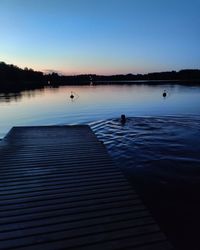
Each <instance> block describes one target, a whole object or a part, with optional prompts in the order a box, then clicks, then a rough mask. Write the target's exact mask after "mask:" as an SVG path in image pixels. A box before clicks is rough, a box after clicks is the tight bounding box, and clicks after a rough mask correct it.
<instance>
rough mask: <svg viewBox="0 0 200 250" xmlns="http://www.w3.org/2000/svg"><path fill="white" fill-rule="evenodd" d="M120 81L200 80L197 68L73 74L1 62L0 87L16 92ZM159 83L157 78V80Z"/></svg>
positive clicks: (199, 71)
mask: <svg viewBox="0 0 200 250" xmlns="http://www.w3.org/2000/svg"><path fill="white" fill-rule="evenodd" d="M122 81H130V84H131V81H149V82H148V84H156V82H157V81H165V83H166V81H170V82H171V81H179V83H182V84H194V83H195V84H200V70H198V69H186V70H180V71H179V72H176V71H170V72H159V73H148V74H143V75H142V74H127V75H122V74H120V75H110V76H104V75H94V74H92V75H91V74H85V75H74V76H64V75H59V74H57V73H55V72H53V73H50V74H44V73H43V72H39V71H34V70H33V69H28V68H24V69H21V68H19V67H17V66H15V65H12V64H11V65H8V64H6V63H4V62H0V91H1V92H17V91H21V90H28V89H38V88H43V87H45V86H49V85H50V86H53V87H56V86H60V85H85V84H89V83H95V84H98V83H99V84H107V83H111V82H115V84H116V83H117V82H118V83H119V84H121V82H122ZM159 84H160V82H159Z"/></svg>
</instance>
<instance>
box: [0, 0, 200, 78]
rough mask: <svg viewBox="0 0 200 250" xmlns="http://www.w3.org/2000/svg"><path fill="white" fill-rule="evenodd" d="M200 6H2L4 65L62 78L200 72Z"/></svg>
mask: <svg viewBox="0 0 200 250" xmlns="http://www.w3.org/2000/svg"><path fill="white" fill-rule="evenodd" d="M199 11H200V0H185V1H184V0H167V1H166V0H28V1H27V0H0V61H4V62H6V63H8V64H14V65H17V66H19V67H22V68H24V67H28V68H33V69H34V70H40V71H43V72H47V73H48V72H51V71H55V72H58V73H60V74H65V75H71V74H73V75H74V74H85V73H92V74H105V75H110V74H128V73H133V74H136V73H148V72H160V71H171V70H176V71H178V70H181V69H191V68H195V69H197V68H200V15H199Z"/></svg>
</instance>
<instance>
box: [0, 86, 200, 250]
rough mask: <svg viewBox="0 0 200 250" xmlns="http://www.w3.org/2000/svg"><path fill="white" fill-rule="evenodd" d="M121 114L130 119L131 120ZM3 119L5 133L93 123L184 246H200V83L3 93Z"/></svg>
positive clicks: (168, 230) (164, 226)
mask: <svg viewBox="0 0 200 250" xmlns="http://www.w3.org/2000/svg"><path fill="white" fill-rule="evenodd" d="M164 90H166V93H167V97H166V98H163V96H162V93H163V91H164ZM71 91H73V92H74V96H75V98H74V100H71V99H70V93H71ZM121 114H126V116H127V117H128V119H127V122H126V123H125V124H124V125H122V124H121V123H120V119H119V117H120V115H121ZM0 117H1V118H0V119H1V122H0V138H3V137H4V136H5V134H6V133H7V132H8V131H9V130H10V128H11V127H13V126H18V125H55V124H56V125H57V124H60V125H62V124H89V125H90V126H91V128H92V129H93V131H94V132H95V133H96V135H97V136H98V138H99V139H100V140H102V141H103V142H104V144H105V145H106V147H107V149H108V152H109V153H110V154H111V156H112V157H113V159H114V161H115V162H116V164H117V165H118V166H119V167H120V168H121V170H122V171H123V172H124V174H125V175H126V176H127V178H128V179H129V181H130V183H131V184H132V185H133V186H134V187H135V188H136V189H137V190H138V192H139V193H140V195H141V196H142V198H143V201H144V203H146V205H147V206H148V207H149V208H150V210H151V212H152V213H153V214H154V217H155V218H156V219H157V221H158V222H159V224H160V226H161V228H162V230H164V231H165V233H166V234H167V236H168V237H169V239H170V241H171V242H172V243H173V244H174V245H175V246H176V249H181V250H182V249H191V250H197V249H200V243H199V233H198V232H199V224H200V215H199V211H200V196H199V193H200V87H197V86H190V87H188V86H180V85H165V86H163V85H162V86H160V85H156V86H149V85H130V86H128V85H121V86H115V85H106V86H81V87H73V86H70V87H61V88H47V89H44V90H37V91H26V92H22V93H20V94H12V93H10V94H7V95H5V94H0Z"/></svg>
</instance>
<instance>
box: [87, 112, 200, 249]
mask: <svg viewBox="0 0 200 250" xmlns="http://www.w3.org/2000/svg"><path fill="white" fill-rule="evenodd" d="M91 127H92V129H93V131H94V132H95V134H96V135H97V136H98V138H99V139H100V140H101V141H103V142H104V144H105V145H106V147H107V149H108V152H109V154H110V155H111V156H112V158H113V159H114V161H115V163H116V164H117V166H118V167H119V168H120V169H121V170H122V171H123V172H124V174H125V175H126V177H127V178H128V180H129V182H130V183H131V184H132V185H133V186H134V188H135V189H136V190H137V191H138V193H139V194H140V196H141V197H142V200H143V202H144V203H145V205H146V206H147V207H148V208H149V209H150V211H151V213H152V214H153V216H154V218H156V220H157V222H158V223H159V225H160V227H161V229H162V230H163V231H164V232H165V233H166V235H167V236H168V238H169V240H170V241H171V242H172V244H173V245H174V246H175V247H176V249H180V250H181V249H192V250H198V249H200V242H199V224H200V195H199V194H200V154H199V152H200V116H187V117H184V116H179V117H173V116H165V117H149V118H148V117H133V118H128V119H127V121H126V123H125V124H124V125H122V124H121V123H120V120H119V119H113V120H106V121H100V122H94V123H92V124H91Z"/></svg>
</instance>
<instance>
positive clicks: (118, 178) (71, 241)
mask: <svg viewBox="0 0 200 250" xmlns="http://www.w3.org/2000/svg"><path fill="white" fill-rule="evenodd" d="M0 197H1V198H0V249H12V250H14V249H19V250H25V249H26V250H32V249H34V250H36V249H37V250H40V249H41V250H46V249H48V250H56V249H87V250H90V249H91V250H95V249H99V250H102V249H103V250H107V249H109V250H111V249H137V250H169V249H173V248H172V247H171V245H170V244H169V243H168V242H167V240H166V237H165V236H164V234H163V233H162V232H160V229H159V227H158V225H157V224H156V223H155V221H154V219H153V218H152V217H151V216H150V214H149V212H148V211H147V209H146V208H145V207H144V205H143V204H142V203H141V201H140V199H139V198H138V196H137V194H136V193H135V192H134V190H133V189H132V187H131V186H130V185H129V183H128V181H127V180H126V179H125V177H124V176H123V174H122V173H121V172H120V171H119V170H118V169H117V167H116V166H115V165H114V163H113V162H112V160H111V158H110V157H109V155H108V154H107V151H106V149H105V147H104V145H103V144H102V143H101V142H99V141H98V140H97V138H96V136H95V135H94V133H93V132H92V131H91V129H90V128H89V126H44V127H14V128H12V130H11V131H10V132H9V133H8V135H7V136H6V137H5V138H4V140H2V141H1V142H0Z"/></svg>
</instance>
